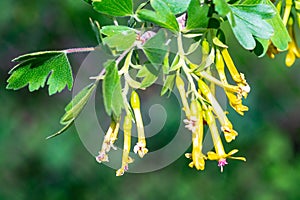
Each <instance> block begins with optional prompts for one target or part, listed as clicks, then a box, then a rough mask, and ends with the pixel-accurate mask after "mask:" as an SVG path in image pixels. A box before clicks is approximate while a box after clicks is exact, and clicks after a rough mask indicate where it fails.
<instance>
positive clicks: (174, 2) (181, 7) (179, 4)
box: [163, 0, 191, 15]
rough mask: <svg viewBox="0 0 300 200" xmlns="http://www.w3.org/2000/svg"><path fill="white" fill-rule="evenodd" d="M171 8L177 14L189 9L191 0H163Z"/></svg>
mask: <svg viewBox="0 0 300 200" xmlns="http://www.w3.org/2000/svg"><path fill="white" fill-rule="evenodd" d="M163 1H164V2H165V3H166V4H167V6H168V7H169V8H170V10H171V12H172V13H174V14H175V15H176V14H179V13H183V12H185V11H186V10H187V8H188V6H189V3H190V1H191V0H185V1H182V0H163Z"/></svg>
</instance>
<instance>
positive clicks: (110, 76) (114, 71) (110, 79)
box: [102, 60, 124, 117]
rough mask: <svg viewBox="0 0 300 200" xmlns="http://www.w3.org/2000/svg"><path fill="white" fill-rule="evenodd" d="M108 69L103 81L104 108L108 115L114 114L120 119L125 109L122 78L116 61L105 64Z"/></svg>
mask: <svg viewBox="0 0 300 200" xmlns="http://www.w3.org/2000/svg"><path fill="white" fill-rule="evenodd" d="M104 66H105V68H106V73H105V77H104V79H103V84H102V89H103V99H104V107H105V110H106V112H107V114H108V115H111V114H112V113H113V114H114V115H115V116H116V117H119V116H120V115H121V112H122V108H124V102H123V96H122V89H121V82H120V77H119V75H118V68H117V65H116V62H115V61H112V60H109V61H107V62H106V63H105V64H104Z"/></svg>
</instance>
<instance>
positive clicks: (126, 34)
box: [101, 25, 136, 51]
mask: <svg viewBox="0 0 300 200" xmlns="http://www.w3.org/2000/svg"><path fill="white" fill-rule="evenodd" d="M101 33H102V34H103V35H106V37H105V38H103V42H104V43H105V44H107V45H108V46H109V47H110V48H116V49H117V51H124V50H126V49H129V48H130V47H132V45H133V43H134V42H135V40H136V33H135V30H134V29H132V28H129V27H127V26H113V25H111V26H104V27H102V29H101Z"/></svg>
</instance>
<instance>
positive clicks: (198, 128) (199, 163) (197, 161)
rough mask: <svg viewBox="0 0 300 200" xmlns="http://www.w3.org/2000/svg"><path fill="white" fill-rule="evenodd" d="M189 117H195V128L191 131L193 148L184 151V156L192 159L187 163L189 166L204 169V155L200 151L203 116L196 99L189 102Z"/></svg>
mask: <svg viewBox="0 0 300 200" xmlns="http://www.w3.org/2000/svg"><path fill="white" fill-rule="evenodd" d="M191 117H194V118H196V119H197V120H196V125H195V129H194V130H193V131H192V142H193V150H192V153H186V154H185V156H186V157H187V158H190V159H192V162H190V164H189V166H190V167H191V168H192V167H195V168H196V169H197V170H204V167H205V159H206V157H205V155H204V154H203V153H202V140H203V116H202V110H201V107H200V105H199V103H198V101H197V100H193V101H192V102H191Z"/></svg>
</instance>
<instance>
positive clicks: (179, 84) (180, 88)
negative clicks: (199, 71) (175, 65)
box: [176, 75, 191, 119]
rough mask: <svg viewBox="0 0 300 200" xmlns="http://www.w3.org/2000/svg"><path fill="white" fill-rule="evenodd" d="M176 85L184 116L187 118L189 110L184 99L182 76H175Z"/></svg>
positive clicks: (189, 113)
mask: <svg viewBox="0 0 300 200" xmlns="http://www.w3.org/2000/svg"><path fill="white" fill-rule="evenodd" d="M176 87H177V89H178V91H179V94H180V97H181V102H182V104H183V110H184V112H185V115H186V117H187V118H188V119H189V118H190V115H191V111H190V108H189V104H188V101H187V99H186V93H185V88H184V82H183V80H182V78H181V77H180V76H179V75H178V76H176Z"/></svg>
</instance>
